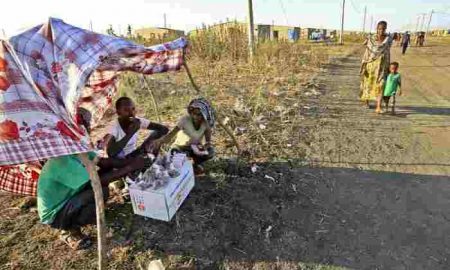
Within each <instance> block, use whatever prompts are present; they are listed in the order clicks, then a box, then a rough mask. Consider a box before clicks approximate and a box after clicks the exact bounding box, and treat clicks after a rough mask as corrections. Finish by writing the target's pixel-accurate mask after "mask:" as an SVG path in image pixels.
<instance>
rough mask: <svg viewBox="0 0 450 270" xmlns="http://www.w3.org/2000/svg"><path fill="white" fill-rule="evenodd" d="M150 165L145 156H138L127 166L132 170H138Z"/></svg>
mask: <svg viewBox="0 0 450 270" xmlns="http://www.w3.org/2000/svg"><path fill="white" fill-rule="evenodd" d="M147 165H148V160H147V159H145V158H143V157H136V158H135V159H134V160H133V162H131V163H130V164H129V165H128V166H127V167H128V168H129V169H130V170H131V171H137V170H141V169H143V168H144V167H145V166H147Z"/></svg>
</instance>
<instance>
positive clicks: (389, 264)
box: [0, 44, 450, 269]
mask: <svg viewBox="0 0 450 270" xmlns="http://www.w3.org/2000/svg"><path fill="white" fill-rule="evenodd" d="M398 52H399V49H398V48H393V57H392V58H393V60H396V61H398V62H400V72H401V73H402V76H403V83H404V87H403V88H404V93H405V96H403V97H399V98H398V102H397V104H398V113H397V115H395V116H392V115H375V113H374V112H373V110H367V109H365V108H363V107H362V106H361V104H360V103H359V102H358V101H357V96H358V91H359V90H358V89H359V79H358V70H359V58H360V54H361V52H360V51H357V52H356V53H355V54H353V55H350V56H348V57H346V58H344V59H337V60H335V61H334V62H333V63H331V64H330V65H328V66H327V67H326V69H325V70H324V71H323V72H322V73H321V74H319V75H318V76H317V77H316V78H315V80H314V82H313V83H312V84H310V85H309V87H312V88H314V89H315V90H316V92H317V93H318V94H317V95H314V96H308V97H302V98H301V101H302V104H304V106H303V108H302V111H301V112H302V117H304V125H303V127H302V128H301V129H300V130H298V131H296V132H298V133H299V134H301V137H302V143H301V144H300V145H295V146H292V147H301V148H304V150H305V152H306V159H303V158H302V159H300V160H288V161H280V162H265V163H260V164H257V165H258V170H257V171H256V173H253V172H252V171H251V170H250V166H251V164H247V163H245V162H239V161H236V160H230V159H226V160H218V161H216V162H213V163H211V164H210V165H209V166H210V167H209V171H210V174H209V175H208V176H207V177H205V178H201V179H198V181H197V183H196V187H195V188H194V190H193V191H192V193H191V194H190V197H189V198H188V199H187V201H186V202H185V203H184V204H183V206H182V208H181V209H180V210H179V212H178V213H177V216H176V218H174V220H173V221H171V222H170V223H165V222H158V221H154V220H149V219H145V218H143V217H138V216H134V215H133V214H132V210H131V206H130V205H129V204H120V203H112V204H110V205H109V210H108V211H107V220H108V226H109V228H110V231H111V233H112V236H111V243H112V252H111V259H110V268H111V269H136V268H137V269H139V265H142V266H144V265H146V264H148V262H149V261H150V260H152V259H156V258H161V259H162V260H163V262H164V264H165V265H166V266H167V267H168V268H169V269H341V268H349V269H449V268H450V261H449V259H448V254H450V239H449V237H447V236H448V235H449V233H450V229H449V226H448V222H449V221H450V176H449V175H450V156H449V155H450V141H449V139H448V138H449V136H450V95H449V93H448V82H449V80H450V78H449V75H448V74H449V66H448V63H450V61H449V60H450V59H449V58H450V46H448V45H447V46H445V45H442V44H431V45H430V46H429V47H424V48H411V49H410V50H409V51H408V52H407V55H406V56H401V55H399V53H398ZM293 135H294V134H293ZM295 135H296V134H295ZM0 201H1V202H2V205H7V206H6V209H3V210H2V211H1V212H0V218H1V222H0V269H93V268H94V267H95V255H96V253H95V250H91V251H79V252H73V251H70V250H69V249H68V248H66V247H65V246H64V245H63V244H61V243H59V242H57V241H54V240H55V239H56V238H57V235H56V234H55V233H54V232H52V231H50V230H49V229H48V228H47V227H45V226H43V225H40V224H38V222H37V217H36V213H34V212H33V209H32V210H31V211H29V210H23V209H21V208H20V207H17V204H18V201H17V199H15V200H12V202H11V197H10V196H6V195H3V196H0ZM91 230H92V229H91ZM91 233H93V232H91Z"/></svg>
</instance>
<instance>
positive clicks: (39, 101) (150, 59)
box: [0, 18, 186, 195]
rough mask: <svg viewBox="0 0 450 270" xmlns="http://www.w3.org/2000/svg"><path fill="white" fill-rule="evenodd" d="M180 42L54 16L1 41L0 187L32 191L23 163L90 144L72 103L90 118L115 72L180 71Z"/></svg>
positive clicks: (32, 169) (111, 88)
mask: <svg viewBox="0 0 450 270" xmlns="http://www.w3.org/2000/svg"><path fill="white" fill-rule="evenodd" d="M185 47H186V41H185V39H183V38H180V39H177V40H175V41H173V42H171V43H166V44H162V45H158V46H153V47H150V48H146V47H143V46H139V45H136V44H134V43H132V42H129V41H126V40H123V39H120V38H116V37H111V36H105V35H100V34H96V33H94V32H90V31H87V30H83V29H80V28H77V27H74V26H71V25H68V24H66V23H64V22H63V21H61V20H58V19H53V18H51V19H50V20H49V22H48V23H47V24H44V25H40V26H36V27H34V28H32V29H30V30H29V31H26V32H24V33H22V34H20V35H18V36H15V37H12V38H11V39H10V40H9V42H8V41H3V40H2V41H1V47H0V96H1V99H0V166H1V167H0V189H3V190H7V191H11V192H15V193H19V194H24V195H35V192H36V180H37V177H36V175H38V174H39V164H33V165H32V166H27V165H24V163H28V162H34V161H37V160H45V159H48V158H51V157H55V156H61V155H68V154H74V153H81V152H86V151H88V150H89V149H90V146H89V139H88V138H87V137H86V134H85V133H84V132H83V131H82V130H81V129H80V128H79V127H78V126H77V123H76V119H75V115H76V109H77V108H78V107H83V108H86V109H88V110H89V111H90V112H91V113H92V118H93V119H92V124H93V125H96V124H97V123H98V121H99V120H100V119H101V117H102V116H103V113H104V112H105V110H106V109H107V108H108V106H109V105H110V104H111V102H112V98H113V96H114V95H115V93H116V91H117V87H116V84H117V81H118V75H119V74H120V71H134V72H139V73H142V74H153V73H160V72H166V71H172V70H178V69H180V67H181V65H182V64H183V49H184V48H185ZM13 164H22V165H21V166H10V165H13ZM4 165H8V166H4Z"/></svg>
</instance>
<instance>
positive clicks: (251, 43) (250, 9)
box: [248, 0, 255, 59]
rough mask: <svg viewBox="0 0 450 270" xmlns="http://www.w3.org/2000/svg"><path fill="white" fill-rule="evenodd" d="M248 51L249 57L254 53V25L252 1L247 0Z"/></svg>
mask: <svg viewBox="0 0 450 270" xmlns="http://www.w3.org/2000/svg"><path fill="white" fill-rule="evenodd" d="M248 53H249V56H250V59H252V58H253V55H254V54H255V25H254V24H253V3H252V0H248Z"/></svg>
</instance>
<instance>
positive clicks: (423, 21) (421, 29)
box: [420, 13, 427, 31]
mask: <svg viewBox="0 0 450 270" xmlns="http://www.w3.org/2000/svg"><path fill="white" fill-rule="evenodd" d="M426 16H427V14H426V13H422V23H421V24H420V31H423V27H424V24H425V17H426Z"/></svg>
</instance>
